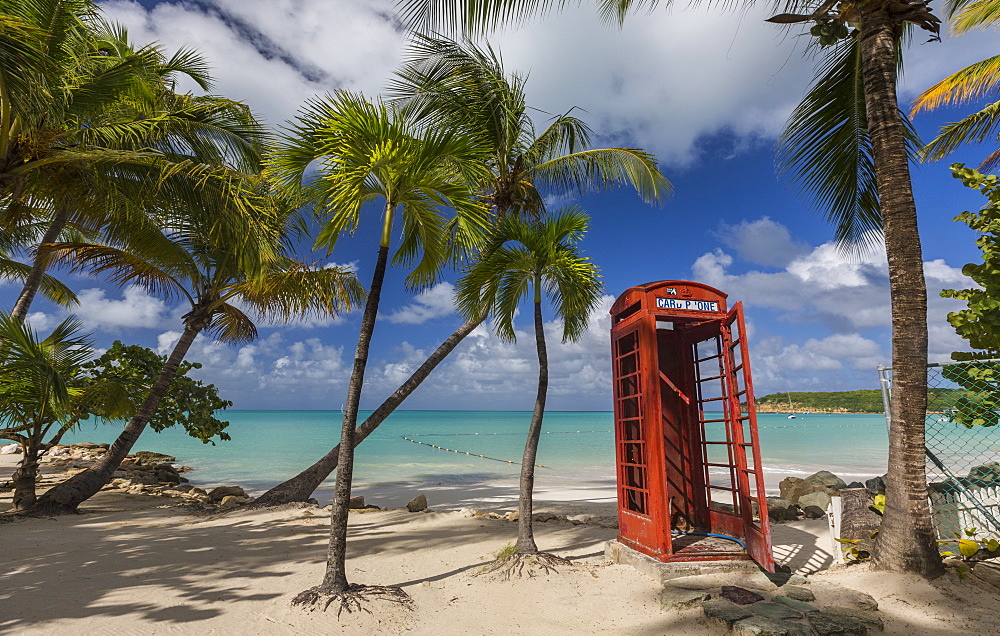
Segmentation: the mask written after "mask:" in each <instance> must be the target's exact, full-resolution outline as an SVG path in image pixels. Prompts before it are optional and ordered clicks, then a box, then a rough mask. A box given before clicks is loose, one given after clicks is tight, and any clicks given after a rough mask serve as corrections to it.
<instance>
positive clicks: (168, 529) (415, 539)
mask: <svg viewBox="0 0 1000 636" xmlns="http://www.w3.org/2000/svg"><path fill="white" fill-rule="evenodd" d="M0 460H2V463H0V478H6V476H7V474H8V473H9V471H10V469H11V468H12V466H13V463H14V462H16V461H17V457H16V456H0ZM398 494H399V496H400V497H404V499H403V503H405V501H406V500H407V499H408V498H409V497H412V495H413V494H415V493H412V492H409V493H407V492H402V491H401V492H399V493H398ZM491 494H492V495H494V496H496V495H497V493H488V492H476V493H475V494H474V496H475V497H481V498H482V499H483V500H484V503H483V505H480V506H478V507H479V508H480V509H490V510H500V511H502V510H504V509H506V510H512V509H513V508H514V506H513V505H509V504H505V503H504V502H503V501H502V500H501V501H493V502H489V501H486V500H487V499H491V498H495V497H491ZM580 494H581V493H579V492H576V493H574V492H564V493H547V494H546V495H543V496H542V497H541V498H540V501H539V505H538V510H539V511H541V512H551V513H558V514H562V515H571V518H570V519H569V520H559V521H549V522H545V523H537V524H536V526H535V527H536V537H537V541H538V544H539V546H540V547H541V548H542V549H544V550H549V551H552V552H554V553H556V554H559V555H561V556H565V557H569V558H571V559H572V560H573V561H574V565H573V566H571V567H567V568H563V569H561V570H560V571H558V572H557V573H555V574H541V573H540V574H538V575H536V576H534V577H530V578H521V579H512V580H509V581H501V580H497V579H495V578H491V577H489V576H477V572H478V571H479V570H480V569H481V568H482V566H483V565H484V564H486V563H487V562H489V561H490V560H491V559H492V555H493V553H494V552H496V551H498V550H500V549H501V548H503V547H504V546H505V545H506V544H507V543H509V542H511V541H512V540H513V539H514V538H515V536H516V525H517V524H516V523H512V522H509V521H505V520H493V519H485V518H482V517H470V516H468V514H469V513H462V512H459V511H457V510H452V511H449V510H446V508H447V507H448V506H445V505H444V504H443V503H442V501H443V499H442V500H439V501H436V500H435V493H433V492H427V495H428V499H429V503H430V505H431V507H432V508H433V509H434V511H433V512H428V513H409V512H407V511H406V510H405V509H403V510H399V509H396V510H386V511H373V512H367V513H363V514H352V517H351V527H350V534H349V542H350V543H349V552H348V576H349V577H350V579H351V580H352V581H353V582H357V583H370V584H384V585H399V586H402V587H403V589H405V590H406V591H407V592H408V593H409V594H410V596H411V597H412V598H413V600H414V609H413V610H407V609H404V608H401V607H397V606H393V605H389V604H387V603H386V602H384V601H381V602H375V603H373V604H371V605H369V606H368V609H369V610H370V612H371V613H368V612H355V613H352V614H347V613H343V614H341V615H340V616H339V617H338V616H337V613H336V612H335V611H329V612H320V611H313V612H307V611H303V610H302V609H300V608H296V607H292V606H291V605H290V601H291V599H292V597H293V596H294V595H295V594H296V593H298V592H299V591H301V590H303V589H306V588H308V587H311V586H312V585H315V584H317V583H318V582H319V581H320V579H321V577H322V573H323V568H324V559H325V552H326V543H327V537H328V527H329V518H328V515H327V513H326V512H325V511H323V510H322V509H321V508H319V507H315V506H309V507H304V508H303V507H291V506H290V507H285V508H280V509H274V510H269V511H257V512H254V511H242V512H241V511H236V512H231V513H228V514H225V515H216V516H210V517H206V516H194V515H192V514H190V513H188V512H185V511H184V510H182V509H180V508H177V507H176V505H175V504H176V500H170V499H166V498H161V497H153V496H147V495H128V494H124V493H120V492H102V493H100V494H99V495H98V496H96V497H94V498H93V499H92V500H91V501H89V502H87V503H86V504H84V506H82V509H81V511H82V513H83V514H80V515H71V516H66V517H59V518H55V519H47V518H41V519H21V520H14V521H12V522H8V523H3V524H2V525H0V545H2V546H3V549H2V550H0V633H5V634H6V633H10V634H98V633H100V634H154V633H155V634H319V633H344V634H371V633H373V632H379V633H385V634H396V633H412V634H527V633H531V634H557V633H558V634H575V633H580V634H587V633H595V634H596V633H610V634H677V635H681V634H691V635H695V634H718V633H720V631H719V628H717V627H713V626H711V625H709V624H708V623H706V622H705V619H704V618H703V617H702V613H701V611H700V610H699V609H692V610H683V611H676V610H670V611H667V610H663V609H662V608H661V606H660V601H659V594H660V592H661V590H662V586H661V584H660V583H658V582H657V581H654V580H653V579H652V578H649V577H648V576H646V575H643V574H642V573H640V572H639V571H638V570H635V569H633V568H632V567H630V566H627V565H615V564H611V563H610V562H609V561H608V560H607V559H606V558H605V556H604V543H605V542H606V541H607V540H608V539H611V538H613V537H614V536H615V534H616V531H615V530H614V529H612V528H606V527H601V525H600V523H601V522H602V521H603V520H604V517H605V516H606V515H608V514H613V511H614V503H613V501H611V502H606V501H591V502H584V503H579V502H572V503H571V502H570V501H569V500H570V499H572V498H574V497H576V496H578V495H580ZM591 494H594V493H591ZM500 495H501V496H500V499H502V493H501V494H500ZM473 498H474V497H472V496H469V495H467V496H465V497H462V498H461V499H462V502H463V503H467V502H470V501H472V500H473ZM592 498H593V499H599V498H598V497H592ZM9 502H10V493H3V494H2V495H0V511H2V510H6V509H7V508H9ZM375 503H379V504H381V505H393V504H394V503H395V505H399V504H398V502H388V501H385V502H380V501H376V502H375ZM579 514H584V515H585V516H584V517H581V518H578V519H577V523H574V521H573V520H572V519H573V517H572V515H579ZM580 519H590V523H579V521H580ZM773 538H774V544H775V554H776V557H777V560H778V561H780V562H783V563H785V564H787V565H789V566H791V567H792V569H793V570H795V571H797V572H799V573H805V574H809V575H810V576H811V578H812V579H813V581H814V582H820V581H835V582H838V583H840V584H841V585H844V586H846V587H851V588H854V589H857V590H863V591H865V592H868V593H869V594H872V595H873V596H875V598H876V599H877V600H878V601H879V605H880V610H881V614H882V616H883V618H884V619H885V621H886V631H885V633H886V634H905V635H907V636H914V635H918V634H928V635H930V634H955V635H956V636H957V635H962V636H968V635H971V634H1000V617H998V616H997V614H996V609H995V608H996V607H997V604H998V601H1000V597H998V596H997V595H994V594H992V593H989V592H985V591H983V590H982V589H980V588H978V587H976V586H974V585H973V584H971V583H967V582H961V581H958V580H957V579H954V577H944V578H942V579H939V580H937V581H934V582H927V581H924V580H922V579H919V578H917V577H911V576H902V575H889V574H885V573H874V572H867V571H865V570H863V569H859V567H857V566H855V567H851V568H838V569H833V570H829V571H827V568H829V566H830V564H831V561H832V559H831V556H830V553H829V546H828V537H827V533H826V522H825V521H823V520H818V521H798V522H793V523H786V524H781V525H776V526H774V529H773ZM861 567H863V566H861Z"/></svg>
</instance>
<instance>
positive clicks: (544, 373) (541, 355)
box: [517, 278, 549, 554]
mask: <svg viewBox="0 0 1000 636" xmlns="http://www.w3.org/2000/svg"><path fill="white" fill-rule="evenodd" d="M540 286H541V280H539V279H537V278H536V280H535V289H536V290H540V288H541V287H540ZM536 293H539V292H538V291H536ZM535 347H536V349H537V350H538V394H537V395H536V396H535V410H534V411H532V413H531V425H530V426H529V427H528V439H527V441H526V442H525V443H524V457H523V458H522V459H521V483H520V493H519V498H520V500H519V502H518V507H517V552H518V554H535V553H537V552H538V546H537V545H535V534H534V531H533V528H532V524H531V515H532V512H531V508H532V506H531V504H532V501H531V498H532V491H533V490H534V488H535V458H536V457H537V455H538V441H539V439H541V437H542V418H543V417H544V415H545V396H546V395H547V394H548V390H549V356H548V352H547V351H546V350H545V325H544V323H543V322H542V301H541V300H540V299H536V300H535Z"/></svg>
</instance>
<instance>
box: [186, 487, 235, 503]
mask: <svg viewBox="0 0 1000 636" xmlns="http://www.w3.org/2000/svg"><path fill="white" fill-rule="evenodd" d="M195 490H198V489H195ZM203 492H204V491H203ZM229 496H233V497H246V496H247V493H246V491H245V490H243V489H242V488H240V487H239V486H219V487H218V488H213V489H212V490H210V491H209V493H208V498H209V500H211V501H213V502H220V501H222V499H223V498H224V497H229Z"/></svg>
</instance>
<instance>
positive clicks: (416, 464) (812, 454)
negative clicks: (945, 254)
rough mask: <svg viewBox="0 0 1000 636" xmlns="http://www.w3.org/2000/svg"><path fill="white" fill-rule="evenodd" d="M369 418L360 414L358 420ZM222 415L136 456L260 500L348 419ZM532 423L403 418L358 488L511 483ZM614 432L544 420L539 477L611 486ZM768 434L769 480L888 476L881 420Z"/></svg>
mask: <svg viewBox="0 0 1000 636" xmlns="http://www.w3.org/2000/svg"><path fill="white" fill-rule="evenodd" d="M367 414H368V413H367V412H362V413H361V414H360V417H359V421H360V420H363V418H364V417H365V416H367ZM224 415H225V417H226V418H227V419H228V420H229V421H230V425H229V428H228V431H229V433H230V435H231V436H232V437H233V439H232V441H228V442H218V443H217V444H216V445H215V446H213V445H210V444H202V443H201V442H199V441H197V440H195V439H193V438H190V437H188V436H187V435H185V434H184V432H183V431H182V430H181V429H180V428H177V429H176V430H175V429H168V430H166V431H164V432H162V433H159V434H157V433H154V432H152V431H147V432H145V433H143V436H142V438H140V440H139V443H138V444H137V445H136V450H153V451H157V452H162V453H167V454H170V455H173V456H175V457H177V462H178V463H180V464H184V465H187V466H191V467H193V468H195V469H196V471H195V472H193V473H191V474H189V475H188V477H189V478H190V479H192V480H193V481H194V482H196V483H198V484H204V485H216V484H230V483H238V484H242V485H243V486H244V487H245V488H247V489H248V490H253V491H258V492H259V491H262V490H265V489H267V488H269V487H270V486H272V485H274V484H276V483H278V482H280V481H282V480H284V479H287V478H289V477H290V476H292V475H294V474H296V473H297V472H299V471H300V470H302V469H303V468H305V467H307V466H309V465H310V464H312V463H313V462H314V461H316V460H317V459H318V458H319V457H321V456H322V455H323V454H324V453H325V452H326V451H327V450H329V449H330V448H332V447H333V446H334V445H335V444H336V443H337V441H338V440H339V435H340V432H339V431H340V421H341V414H340V413H339V412H338V411H227V412H226V413H225V414H224ZM530 417H531V414H530V413H528V412H498V411H397V412H396V413H394V414H393V415H392V416H390V417H389V418H388V419H387V420H386V421H385V422H384V423H383V424H382V425H381V426H380V427H379V428H378V429H377V430H376V431H375V432H374V433H373V434H372V435H371V436H370V437H369V438H368V439H367V440H365V441H364V442H363V443H362V444H361V445H360V446H359V447H358V451H357V455H356V460H355V461H356V463H355V472H354V476H355V483H356V484H357V485H358V487H359V488H364V487H385V486H393V485H403V484H417V483H436V484H453V485H456V486H458V485H463V484H464V485H472V484H509V483H513V482H514V481H515V480H516V479H517V475H518V471H519V470H520V468H519V465H518V464H517V463H516V462H519V461H520V458H521V453H522V452H523V449H524V435H525V433H526V432H527V428H528V422H529V420H530ZM612 427H613V418H612V414H611V413H610V412H548V413H546V414H545V423H544V429H543V430H544V432H543V435H542V440H541V442H540V445H539V450H538V461H537V463H538V464H540V465H541V466H542V468H539V469H538V471H537V473H538V479H539V480H540V481H544V482H545V483H546V484H547V486H549V487H559V486H560V485H566V486H606V485H610V484H613V483H614V446H613V434H612ZM118 430H119V428H118V427H116V426H113V425H101V426H95V425H90V424H85V425H84V426H83V427H82V428H81V429H80V430H78V431H76V432H73V433H72V434H69V435H67V436H66V437H65V438H64V443H73V442H77V441H94V442H110V441H112V440H113V439H114V437H115V436H116V435H117V433H118ZM758 430H759V436H760V446H761V459H762V463H763V465H764V469H765V474H766V475H769V476H770V479H769V481H775V480H778V479H780V478H782V477H783V476H787V475H799V476H801V475H805V474H810V473H812V472H815V471H816V470H821V469H825V470H831V471H833V472H835V473H837V474H838V475H840V476H841V477H842V478H843V479H845V480H847V481H851V480H853V479H867V478H870V477H872V476H873V475H878V474H881V473H883V472H884V471H885V465H886V457H887V448H888V440H887V435H886V428H885V420H884V418H883V417H882V416H881V415H825V414H811V415H799V416H798V417H797V418H796V419H794V420H789V419H786V416H785V415H783V414H760V415H759V416H758ZM435 446H436V447H440V448H435ZM442 448H443V449H450V451H446V450H441V449H442ZM451 451H459V452H451ZM480 455H482V456H484V457H479V456H480ZM497 460H500V461H497ZM510 462H514V463H510Z"/></svg>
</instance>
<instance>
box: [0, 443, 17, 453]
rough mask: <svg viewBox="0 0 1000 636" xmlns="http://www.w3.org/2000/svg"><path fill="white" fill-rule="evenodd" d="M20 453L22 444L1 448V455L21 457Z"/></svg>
mask: <svg viewBox="0 0 1000 636" xmlns="http://www.w3.org/2000/svg"><path fill="white" fill-rule="evenodd" d="M20 453H21V445H20V444H7V445H5V446H0V455H19V454H20Z"/></svg>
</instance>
